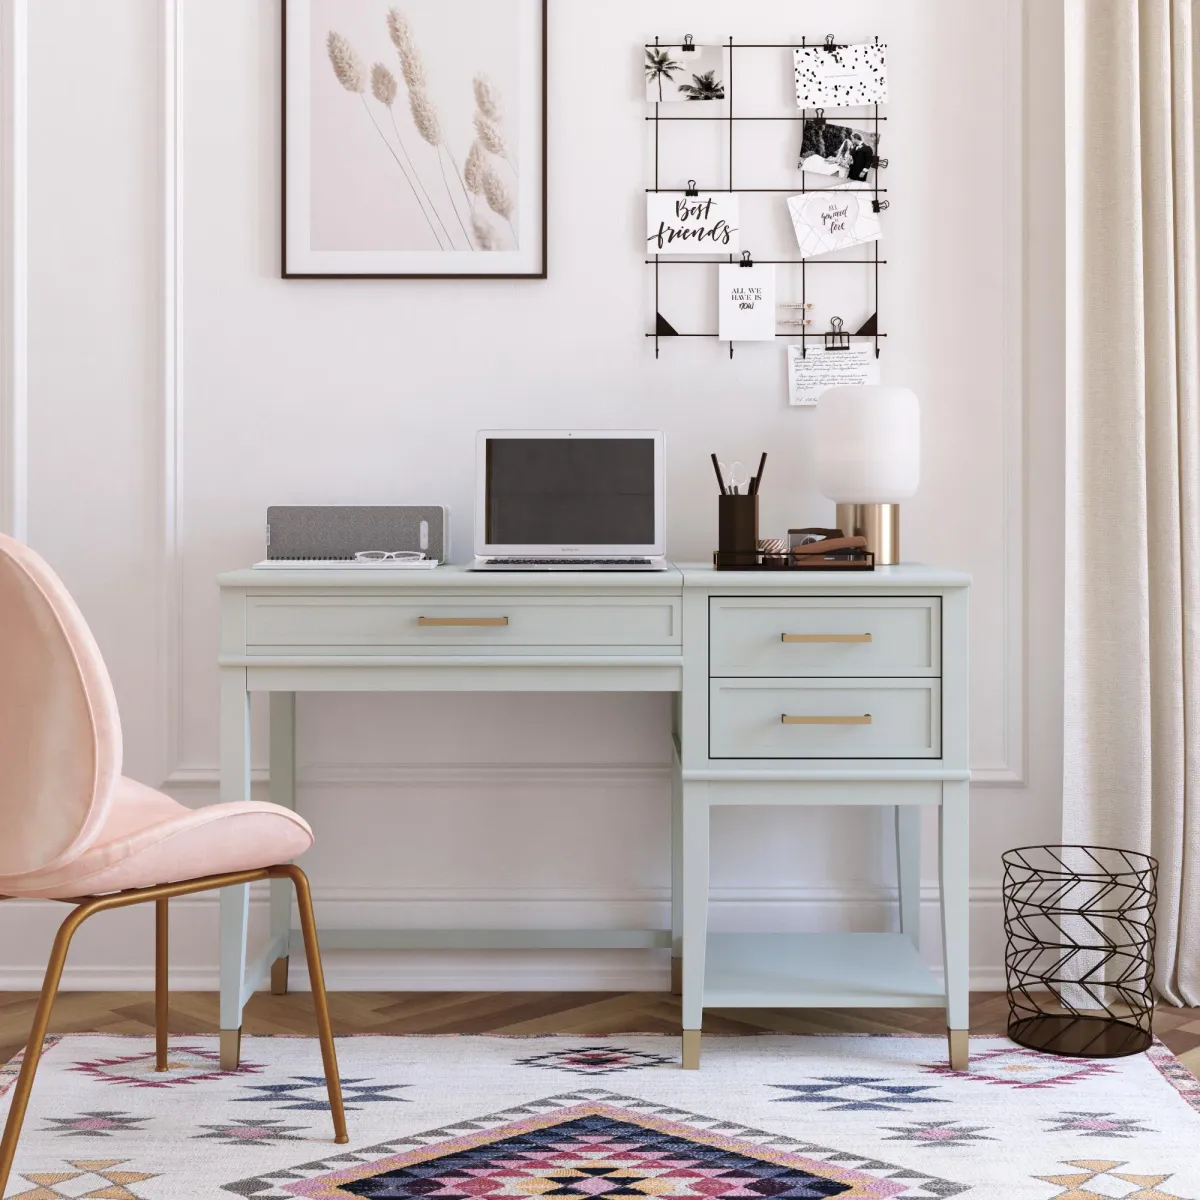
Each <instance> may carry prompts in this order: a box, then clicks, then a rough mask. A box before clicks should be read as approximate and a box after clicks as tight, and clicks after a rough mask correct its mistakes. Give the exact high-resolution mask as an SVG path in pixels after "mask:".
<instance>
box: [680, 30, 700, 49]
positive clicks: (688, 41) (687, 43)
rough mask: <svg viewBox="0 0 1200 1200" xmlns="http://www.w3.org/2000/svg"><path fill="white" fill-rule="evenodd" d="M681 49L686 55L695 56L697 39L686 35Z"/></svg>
mask: <svg viewBox="0 0 1200 1200" xmlns="http://www.w3.org/2000/svg"><path fill="white" fill-rule="evenodd" d="M680 49H681V50H682V51H683V52H684V54H694V53H695V52H696V39H695V38H694V37H692V35H691V34H690V33H688V34H685V35H684V38H683V45H682V46H681V47H680Z"/></svg>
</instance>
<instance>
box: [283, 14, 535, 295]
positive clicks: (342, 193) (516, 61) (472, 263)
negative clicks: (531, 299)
mask: <svg viewBox="0 0 1200 1200" xmlns="http://www.w3.org/2000/svg"><path fill="white" fill-rule="evenodd" d="M546 8H547V0H399V2H395V3H392V2H389V0H283V276H284V278H289V279H307V278H320V277H331V278H342V279H346V278H372V277H374V278H384V279H414V278H445V277H459V278H493V279H521V278H524V279H544V278H545V277H546V45H547V42H546Z"/></svg>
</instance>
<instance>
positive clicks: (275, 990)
mask: <svg viewBox="0 0 1200 1200" xmlns="http://www.w3.org/2000/svg"><path fill="white" fill-rule="evenodd" d="M287 993H288V956H287V955H286V954H285V955H284V956H283V957H282V958H277V959H276V960H275V961H274V962H273V963H272V964H271V995H272V996H286V995H287Z"/></svg>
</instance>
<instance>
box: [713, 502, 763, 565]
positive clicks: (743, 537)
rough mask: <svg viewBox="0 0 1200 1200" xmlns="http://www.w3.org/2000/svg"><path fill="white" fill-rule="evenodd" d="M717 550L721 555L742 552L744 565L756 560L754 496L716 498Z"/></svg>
mask: <svg viewBox="0 0 1200 1200" xmlns="http://www.w3.org/2000/svg"><path fill="white" fill-rule="evenodd" d="M717 549H718V550H719V551H720V552H721V554H722V555H739V556H740V555H743V554H744V555H745V556H746V564H747V566H753V565H754V564H755V563H756V562H757V561H758V497H757V496H718V497H717Z"/></svg>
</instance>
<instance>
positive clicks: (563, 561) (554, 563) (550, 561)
mask: <svg viewBox="0 0 1200 1200" xmlns="http://www.w3.org/2000/svg"><path fill="white" fill-rule="evenodd" d="M487 561H488V566H489V567H563V566H571V567H648V566H649V565H650V560H649V559H648V558H489V559H488V560H487Z"/></svg>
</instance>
